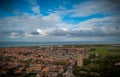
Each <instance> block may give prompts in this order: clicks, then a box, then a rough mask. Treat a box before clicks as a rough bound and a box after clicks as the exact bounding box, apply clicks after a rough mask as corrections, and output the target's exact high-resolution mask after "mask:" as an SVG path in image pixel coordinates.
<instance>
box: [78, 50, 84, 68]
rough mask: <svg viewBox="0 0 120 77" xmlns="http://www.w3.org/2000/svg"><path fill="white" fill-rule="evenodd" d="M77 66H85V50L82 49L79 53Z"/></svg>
mask: <svg viewBox="0 0 120 77" xmlns="http://www.w3.org/2000/svg"><path fill="white" fill-rule="evenodd" d="M77 66H80V67H82V66H83V50H80V51H79V52H78V54H77Z"/></svg>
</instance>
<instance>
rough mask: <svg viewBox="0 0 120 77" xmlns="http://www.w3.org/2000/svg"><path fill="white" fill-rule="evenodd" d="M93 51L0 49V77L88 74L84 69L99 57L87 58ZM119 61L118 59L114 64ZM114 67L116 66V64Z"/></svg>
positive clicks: (75, 75)
mask: <svg viewBox="0 0 120 77" xmlns="http://www.w3.org/2000/svg"><path fill="white" fill-rule="evenodd" d="M94 50H95V49H94V48H91V47H87V48H84V47H76V46H75V45H70V46H62V45H58V46H51V45H50V46H28V47H8V48H0V77H81V76H79V75H80V74H81V75H83V74H84V75H86V74H88V72H86V70H85V68H84V66H87V64H89V66H90V65H91V64H92V65H97V63H96V62H98V63H99V60H98V59H99V58H101V55H99V54H95V55H94V57H93V55H90V52H91V51H94ZM98 57H99V58H98ZM89 59H90V60H89ZM119 59H120V58H119V57H118V59H117V61H118V60H119ZM89 61H91V62H90V63H89ZM86 63H87V64H86ZM116 64H118V66H119V64H120V62H117V63H116ZM78 68H80V69H81V68H82V69H84V71H83V70H80V71H81V73H80V74H79V75H78V76H77V73H76V72H75V71H76V70H77V69H78ZM89 68H91V67H88V69H89ZM96 68H97V67H96V66H95V69H96ZM92 69H93V67H92ZM97 69H98V68H97ZM87 71H89V70H87ZM97 71H98V70H97ZM77 72H78V71H77ZM93 73H94V74H95V75H93V76H92V77H101V76H100V73H99V72H93ZM83 77H87V76H83Z"/></svg>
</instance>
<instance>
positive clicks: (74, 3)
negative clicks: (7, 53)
mask: <svg viewBox="0 0 120 77" xmlns="http://www.w3.org/2000/svg"><path fill="white" fill-rule="evenodd" d="M119 38H120V0H0V41H1V42H3V41H26V42H41V41H101V42H104V41H113V42H120V39H119Z"/></svg>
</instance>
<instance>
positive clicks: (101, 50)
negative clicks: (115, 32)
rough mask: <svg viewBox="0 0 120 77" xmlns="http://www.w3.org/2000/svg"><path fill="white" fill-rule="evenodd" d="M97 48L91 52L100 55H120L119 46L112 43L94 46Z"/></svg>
mask: <svg viewBox="0 0 120 77" xmlns="http://www.w3.org/2000/svg"><path fill="white" fill-rule="evenodd" d="M92 48H94V49H95V50H94V51H92V52H90V54H100V55H116V56H117V55H120V48H119V47H112V46H110V45H103V46H92Z"/></svg>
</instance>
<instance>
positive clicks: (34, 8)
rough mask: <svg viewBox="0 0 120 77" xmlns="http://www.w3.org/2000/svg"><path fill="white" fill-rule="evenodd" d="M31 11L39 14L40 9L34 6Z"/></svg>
mask: <svg viewBox="0 0 120 77" xmlns="http://www.w3.org/2000/svg"><path fill="white" fill-rule="evenodd" d="M32 11H33V12H34V13H35V14H40V7H39V6H35V7H33V8H32Z"/></svg>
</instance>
